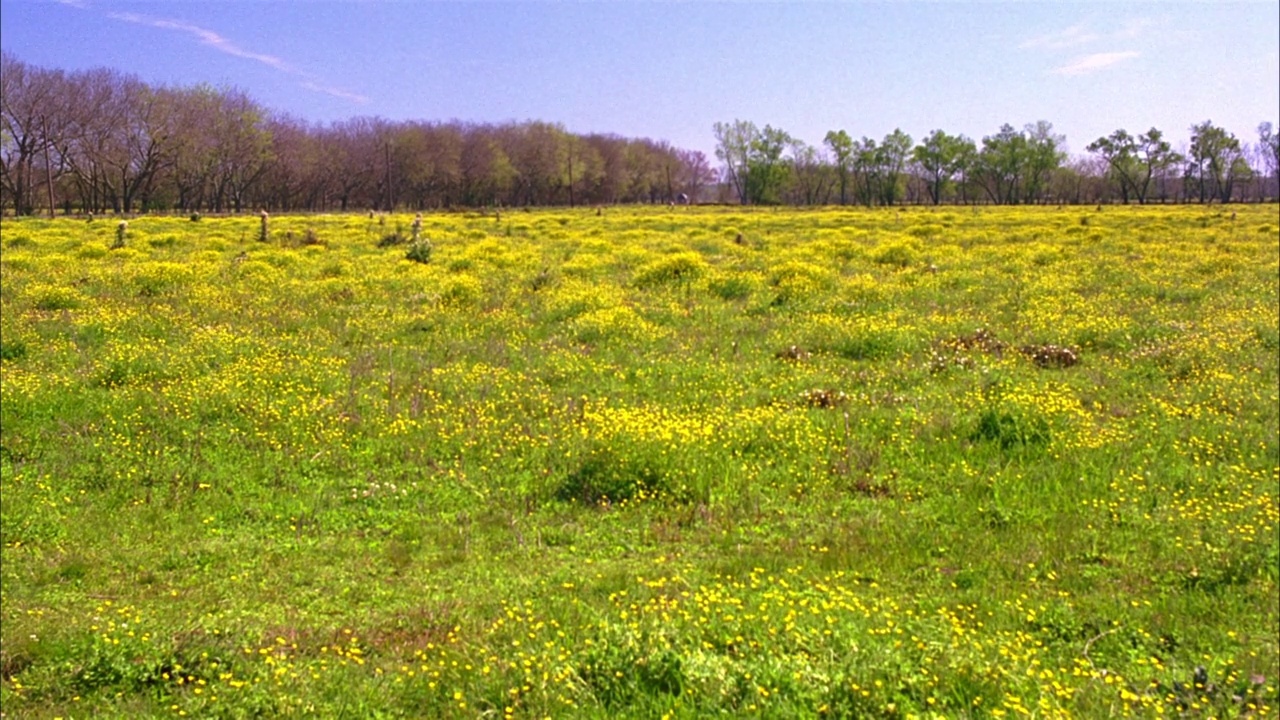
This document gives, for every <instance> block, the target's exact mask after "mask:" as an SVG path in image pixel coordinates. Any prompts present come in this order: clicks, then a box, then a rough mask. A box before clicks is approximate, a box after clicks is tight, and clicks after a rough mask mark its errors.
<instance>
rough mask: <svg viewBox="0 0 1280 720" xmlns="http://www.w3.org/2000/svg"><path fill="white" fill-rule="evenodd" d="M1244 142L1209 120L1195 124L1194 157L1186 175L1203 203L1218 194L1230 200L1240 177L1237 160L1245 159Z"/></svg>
mask: <svg viewBox="0 0 1280 720" xmlns="http://www.w3.org/2000/svg"><path fill="white" fill-rule="evenodd" d="M1243 157H1244V156H1243V153H1242V152H1241V149H1240V141H1239V140H1238V139H1236V136H1235V135H1232V134H1231V133H1229V132H1227V131H1226V130H1225V129H1224V128H1220V127H1218V126H1216V125H1214V124H1213V122H1212V121H1210V120H1205V121H1204V122H1202V123H1200V124H1199V125H1192V126H1191V157H1190V159H1189V161H1188V163H1187V173H1186V177H1187V179H1188V181H1189V182H1190V183H1191V185H1192V186H1193V187H1194V188H1195V189H1196V191H1197V194H1198V196H1199V198H1200V202H1208V201H1210V200H1212V199H1213V197H1214V196H1215V195H1216V196H1217V198H1218V200H1219V201H1220V202H1229V201H1230V200H1231V192H1232V189H1233V184H1234V180H1235V178H1236V172H1235V171H1236V170H1237V162H1236V161H1237V160H1241V159H1243Z"/></svg>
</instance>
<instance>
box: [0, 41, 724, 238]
mask: <svg viewBox="0 0 1280 720" xmlns="http://www.w3.org/2000/svg"><path fill="white" fill-rule="evenodd" d="M0 86H2V87H0V111H2V112H0V114H2V116H3V126H2V127H0V208H4V209H6V210H9V211H13V212H15V213H17V214H19V215H25V214H31V213H34V212H43V211H46V210H47V211H48V212H50V213H52V212H53V211H54V209H61V210H62V211H64V212H70V211H72V210H73V209H74V210H79V211H84V212H104V211H113V212H124V213H132V212H139V211H147V210H177V211H182V212H199V211H212V212H239V211H242V210H246V209H257V208H266V209H271V210H281V211H335V210H336V211H344V210H357V209H359V210H366V209H374V210H390V209H394V208H405V209H417V210H425V209H429V208H437V207H452V206H470V207H476V206H491V205H506V206H516V205H559V204H568V205H577V204H606V203H653V202H670V201H672V200H673V199H675V198H677V197H679V196H680V195H681V194H684V195H686V196H690V197H697V196H699V195H702V194H703V191H704V188H705V187H706V186H708V185H710V184H712V183H714V182H715V181H716V180H717V174H716V172H715V170H714V168H712V166H711V164H710V162H709V161H708V159H707V158H706V156H705V155H704V154H703V153H701V152H698V151H690V150H683V149H680V148H677V147H674V146H672V145H671V144H669V143H667V142H663V141H653V140H649V139H632V138H624V137H619V136H616V135H604V134H592V135H578V134H574V133H570V132H568V131H566V130H565V128H564V127H563V126H561V125H558V124H552V123H545V122H523V123H506V124H497V125H492V124H477V123H465V122H460V121H453V122H420V121H403V122H396V121H390V120H386V119H382V118H377V117H357V118H353V119H350V120H344V121H340V122H333V123H328V124H315V123H309V122H307V121H305V120H301V119H298V118H294V117H290V116H288V115H283V114H279V113H273V112H271V111H270V110H268V109H267V108H265V107H263V106H262V105H260V104H258V103H257V102H255V101H254V100H253V99H251V98H250V97H249V96H248V95H247V94H246V93H244V92H242V91H240V90H237V89H234V88H214V87H210V86H208V85H196V86H192V87H176V88H175V87H154V86H151V85H148V84H147V83H144V82H142V81H141V80H139V79H138V78H137V77H134V76H130V75H126V74H122V73H119V72H117V71H114V70H108V69H96V70H89V71H82V72H64V71H62V70H56V69H45V68H41V67H36V66H32V65H29V64H27V63H24V62H22V61H21V60H19V59H18V58H16V57H14V56H13V55H11V54H8V53H5V54H3V69H2V71H0Z"/></svg>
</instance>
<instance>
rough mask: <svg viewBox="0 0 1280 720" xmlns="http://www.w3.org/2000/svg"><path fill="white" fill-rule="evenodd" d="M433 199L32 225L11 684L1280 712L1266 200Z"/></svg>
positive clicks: (230, 714) (10, 460)
mask: <svg viewBox="0 0 1280 720" xmlns="http://www.w3.org/2000/svg"><path fill="white" fill-rule="evenodd" d="M412 222H413V218H412V216H410V215H393V216H379V217H369V216H364V215H333V216H306V217H302V216H292V217H284V216H282V217H272V218H271V220H270V229H269V233H268V236H267V239H266V241H265V242H263V241H260V239H259V234H260V231H261V229H262V228H261V227H260V224H259V218H258V217H256V216H244V217H228V218H204V219H198V220H194V221H193V220H191V219H188V218H161V217H143V218H139V219H136V220H132V221H130V222H129V223H128V225H127V228H124V229H122V230H121V233H122V235H121V236H120V237H117V225H116V223H115V222H114V221H109V220H101V219H99V220H97V221H94V222H86V221H84V220H73V219H58V220H52V221H50V220H9V219H6V220H5V221H4V223H3V227H2V229H0V272H2V278H3V282H2V284H0V303H2V304H0V310H2V313H0V369H2V370H3V374H2V383H0V389H2V391H3V396H2V400H3V402H2V404H0V423H2V430H3V432H2V434H0V440H2V443H0V473H2V478H0V480H2V484H0V511H2V515H0V521H2V522H0V536H2V540H3V549H2V551H0V552H2V557H0V560H2V561H3V562H2V565H0V568H2V569H0V573H2V574H0V579H2V581H3V584H2V586H0V600H2V606H0V640H2V646H0V670H2V675H3V678H2V682H0V703H2V712H3V715H4V717H6V718H19V717H23V718H25V717H78V718H89V717H95V718H97V717H121V718H124V717H130V718H132V717H176V716H187V717H212V718H248V717H293V716H315V717H327V718H339V717H346V718H373V717H442V718H464V717H467V718H469V717H490V718H503V717H522V718H523V717H537V718H542V717H553V718H558V717H597V718H615V717H640V718H661V717H673V718H682V717H702V716H708V715H723V716H732V717H748V716H761V717H948V718H954V717H973V718H980V717H1016V716H1031V717H1042V718H1043V717H1069V716H1070V717H1107V716H1135V717H1158V716H1169V717H1238V716H1245V717H1276V715H1277V713H1278V712H1280V711H1278V708H1280V699H1278V691H1277V688H1278V687H1280V682H1278V680H1280V649H1278V647H1277V636H1280V589H1278V580H1280V539H1278V534H1277V533H1278V532H1280V530H1278V524H1280V492H1278V490H1277V486H1278V484H1280V441H1278V439H1277V434H1278V429H1277V428H1278V413H1280V411H1278V402H1280V401H1278V398H1277V393H1278V384H1280V379H1278V365H1280V315H1278V313H1280V309H1278V308H1280V213H1278V212H1277V208H1276V206H1275V205H1267V206H1249V207H1245V206H1241V207H1237V208H1227V209H1222V208H1218V207H1212V208H1208V207H1176V208H1172V207H1164V208H1156V207H1147V208H1139V207H1123V208H1122V207H1102V208H1097V209H1095V208H1092V207H1089V208H1067V209H1058V208H1052V207H1034V208H1032V207H1027V208H976V209H975V208H938V209H928V208H912V209H902V210H897V209H894V210H865V209H860V210H836V209H828V210H811V211H802V210H773V209H742V208H665V207H664V208H642V209H621V208H604V209H603V210H601V211H597V210H595V209H577V210H538V211H532V212H519V211H506V210H504V211H503V212H502V213H501V214H500V215H498V214H495V213H493V212H489V213H469V214H464V213H452V214H432V215H428V216H426V217H424V218H423V220H422V223H421V226H420V233H421V235H422V236H423V237H424V238H425V239H426V240H429V241H430V246H429V247H428V248H427V250H428V251H429V252H415V253H414V254H415V257H417V259H419V260H427V262H415V261H414V260H410V259H408V258H406V255H407V253H408V251H410V249H411V248H413V249H414V250H420V249H421V247H422V246H421V245H414V244H411V243H409V242H407V238H408V235H409V230H408V228H409V227H410V224H411V223H412ZM415 230H416V229H415ZM121 244H123V247H118V248H116V249H111V248H112V246H113V245H121Z"/></svg>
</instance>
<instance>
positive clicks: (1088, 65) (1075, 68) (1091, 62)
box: [1053, 50, 1141, 76]
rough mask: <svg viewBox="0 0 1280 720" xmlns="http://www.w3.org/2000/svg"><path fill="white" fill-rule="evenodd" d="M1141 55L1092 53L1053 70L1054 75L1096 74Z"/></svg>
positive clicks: (1133, 53) (1134, 52) (1133, 52)
mask: <svg viewBox="0 0 1280 720" xmlns="http://www.w3.org/2000/svg"><path fill="white" fill-rule="evenodd" d="M1140 54H1141V53H1139V52H1137V51H1135V50H1125V51H1122V52H1106V53H1093V54H1092V55H1083V56H1081V57H1078V58H1076V59H1075V60H1073V61H1071V62H1070V63H1068V64H1066V65H1063V66H1062V67H1059V68H1055V69H1054V70H1053V73H1054V74H1055V75H1068V76H1070V75H1087V74H1089V73H1091V72H1097V71H1098V70H1102V69H1103V68H1108V67H1111V66H1112V65H1115V64H1116V63H1120V62H1124V61H1125V60H1131V59H1133V58H1136V57H1138V56H1139V55H1140Z"/></svg>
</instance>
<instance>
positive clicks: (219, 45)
mask: <svg viewBox="0 0 1280 720" xmlns="http://www.w3.org/2000/svg"><path fill="white" fill-rule="evenodd" d="M107 17H110V18H115V19H116V20H123V21H125V22H130V23H136V24H138V25H148V26H150V27H155V28H161V29H163V30H177V31H179V32H184V33H187V34H188V35H191V36H193V37H195V38H197V39H198V40H200V44H201V45H208V46H209V47H211V48H213V49H215V50H219V51H221V52H224V53H226V54H228V55H234V56H235V57H239V58H245V59H246V60H255V61H257V62H260V63H262V64H263V65H267V66H269V67H273V68H275V69H276V70H280V71H281V72H287V73H290V74H293V75H298V74H300V73H299V71H298V70H296V69H294V68H293V67H291V66H290V65H289V64H288V63H286V62H285V61H284V60H281V59H280V58H278V57H276V56H274V55H264V54H262V53H256V52H252V51H250V50H245V49H244V48H242V47H240V46H239V45H236V44H235V43H234V42H232V41H230V40H228V39H227V38H225V37H223V36H221V35H219V34H218V33H216V32H214V31H212V30H207V29H205V28H202V27H200V26H198V25H190V24H188V23H184V22H181V21H178V20H163V19H160V18H151V17H147V16H145V15H138V14H137V13H107Z"/></svg>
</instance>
